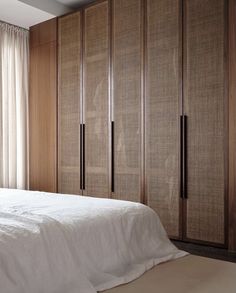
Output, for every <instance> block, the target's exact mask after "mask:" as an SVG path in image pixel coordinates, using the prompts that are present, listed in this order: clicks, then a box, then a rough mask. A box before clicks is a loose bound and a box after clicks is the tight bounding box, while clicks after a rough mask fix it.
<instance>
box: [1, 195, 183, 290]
mask: <svg viewBox="0 0 236 293" xmlns="http://www.w3.org/2000/svg"><path fill="white" fill-rule="evenodd" d="M184 255H186V253H185V252H183V251H179V250H177V248H175V246H173V245H172V244H171V243H170V241H169V240H168V238H167V236H166V233H165V231H164V229H163V227H162V225H161V223H160V221H159V218H158V216H157V215H156V213H155V212H154V211H152V210H151V209H150V208H148V207H146V206H144V205H142V204H138V203H131V202H125V201H118V200H109V199H97V198H91V197H84V196H71V195H66V196H65V195H55V194H51V193H41V192H31V191H17V190H10V189H0V293H95V292H96V291H102V290H105V289H109V288H112V287H114V286H116V285H119V284H123V283H126V282H129V281H131V280H134V279H135V278H137V277H139V276H140V275H142V274H143V273H144V272H145V271H147V270H148V269H150V268H151V267H153V266H154V265H156V264H158V263H161V262H164V261H167V260H171V259H176V258H178V257H181V256H184Z"/></svg>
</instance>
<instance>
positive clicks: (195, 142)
mask: <svg viewBox="0 0 236 293" xmlns="http://www.w3.org/2000/svg"><path fill="white" fill-rule="evenodd" d="M225 2H226V1H224V0H208V1H205V0H191V1H185V11H184V14H185V21H184V22H185V36H184V39H185V48H184V52H185V56H184V67H185V69H184V85H185V86H184V112H185V114H186V115H187V131H186V135H187V196H188V199H187V200H186V206H187V210H186V212H187V214H186V237H187V238H189V239H197V240H201V241H207V242H214V243H219V244H223V243H224V237H225V235H224V224H225V223H224V196H225V180H226V178H225V159H224V149H225V146H224V141H225V138H226V132H227V128H226V120H225V111H226V105H225V103H226V102H225V101H226V99H225V87H224V85H225V81H224V76H225V74H224V73H225V72H224V44H225V43H224V39H225V33H224V32H225V30H224V28H225V24H224V15H225V10H224V3H225Z"/></svg>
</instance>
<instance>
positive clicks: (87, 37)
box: [83, 1, 109, 197]
mask: <svg viewBox="0 0 236 293" xmlns="http://www.w3.org/2000/svg"><path fill="white" fill-rule="evenodd" d="M108 20H109V18H108V2H107V1H105V2H102V3H98V4H96V5H93V6H91V7H89V8H87V9H86V10H85V23H84V44H85V45H84V54H83V55H84V88H83V92H84V95H83V100H84V102H83V103H84V113H85V116H84V123H85V158H84V159H85V190H84V191H83V194H87V195H95V196H101V197H108V192H109V165H108V164H109V149H108V142H109V133H108V130H109V128H108V121H109V120H108V119H109V103H108V77H109V75H108V73H109V70H108V69H109V35H108V33H109V27H108Z"/></svg>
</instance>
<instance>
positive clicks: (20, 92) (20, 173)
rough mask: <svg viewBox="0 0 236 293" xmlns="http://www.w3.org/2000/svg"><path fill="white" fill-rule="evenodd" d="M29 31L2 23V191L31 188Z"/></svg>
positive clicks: (0, 127)
mask: <svg viewBox="0 0 236 293" xmlns="http://www.w3.org/2000/svg"><path fill="white" fill-rule="evenodd" d="M28 39H29V33H28V31H27V30H24V29H21V28H18V27H15V26H12V25H9V24H6V23H2V22H0V187H5V188H21V189H26V188H27V187H28V150H27V140H28V55H29V49H28V41H29V40H28Z"/></svg>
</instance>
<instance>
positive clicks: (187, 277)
mask: <svg viewBox="0 0 236 293" xmlns="http://www.w3.org/2000/svg"><path fill="white" fill-rule="evenodd" d="M105 292H106V293H173V292H175V293H222V292H225V293H235V292H236V264H235V263H231V262H226V261H221V260H216V259H211V258H206V257H201V256H196V255H188V256H185V257H182V258H179V259H177V260H174V261H170V262H166V263H163V264H160V265H157V266H155V267H154V268H153V269H151V270H150V271H148V272H146V273H145V274H144V275H142V276H141V277H140V278H138V279H136V280H134V281H133V282H131V283H129V284H125V285H121V286H118V287H116V288H113V289H110V290H107V291H105Z"/></svg>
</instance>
